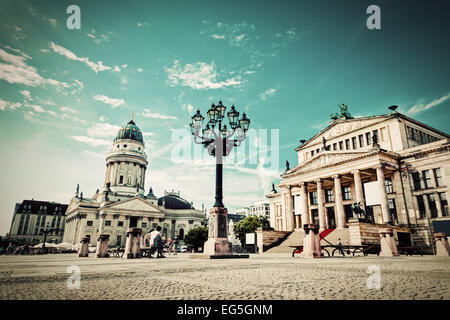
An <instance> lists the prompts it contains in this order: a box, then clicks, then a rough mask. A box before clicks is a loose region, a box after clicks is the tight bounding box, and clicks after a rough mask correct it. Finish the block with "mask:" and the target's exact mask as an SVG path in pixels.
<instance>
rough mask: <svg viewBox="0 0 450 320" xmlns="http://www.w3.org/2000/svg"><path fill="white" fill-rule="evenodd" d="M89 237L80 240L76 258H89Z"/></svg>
mask: <svg viewBox="0 0 450 320" xmlns="http://www.w3.org/2000/svg"><path fill="white" fill-rule="evenodd" d="M89 240H90V238H89V237H84V238H82V239H81V241H80V242H81V245H80V248H79V249H78V256H79V257H88V256H89Z"/></svg>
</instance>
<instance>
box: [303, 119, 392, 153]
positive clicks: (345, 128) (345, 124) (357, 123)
mask: <svg viewBox="0 0 450 320" xmlns="http://www.w3.org/2000/svg"><path fill="white" fill-rule="evenodd" d="M384 120H386V116H374V117H365V118H355V119H348V120H336V121H334V122H333V123H331V124H330V125H329V126H328V127H326V128H325V129H323V130H322V131H321V132H319V133H318V134H316V135H315V136H314V137H312V138H311V139H309V140H308V141H306V142H305V143H304V144H302V145H301V146H300V147H299V148H304V147H306V146H307V145H314V144H316V143H322V137H324V138H325V139H326V140H331V139H333V138H335V137H339V136H340V135H343V134H347V133H350V132H352V131H356V130H359V129H362V128H365V127H369V126H371V125H373V124H375V123H378V122H381V121H384ZM299 148H298V149H299Z"/></svg>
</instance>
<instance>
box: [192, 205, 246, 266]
mask: <svg viewBox="0 0 450 320" xmlns="http://www.w3.org/2000/svg"><path fill="white" fill-rule="evenodd" d="M227 213H228V210H227V209H226V208H224V207H213V208H212V209H211V210H210V211H209V226H208V240H207V241H206V242H205V244H204V246H203V254H202V255H193V256H191V257H192V258H200V256H202V258H211V259H220V258H248V257H249V256H248V254H246V255H234V254H233V246H232V243H231V241H229V240H228V222H227Z"/></svg>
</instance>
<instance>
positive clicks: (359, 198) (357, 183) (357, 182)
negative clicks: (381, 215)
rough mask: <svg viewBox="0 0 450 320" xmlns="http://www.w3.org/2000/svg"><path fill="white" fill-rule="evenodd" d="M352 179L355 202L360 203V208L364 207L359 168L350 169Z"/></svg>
mask: <svg viewBox="0 0 450 320" xmlns="http://www.w3.org/2000/svg"><path fill="white" fill-rule="evenodd" d="M352 174H353V179H354V180H355V194H356V202H360V203H361V208H363V209H364V210H365V209H366V204H365V201H364V193H363V188H362V183H361V175H360V172H359V170H355V171H352Z"/></svg>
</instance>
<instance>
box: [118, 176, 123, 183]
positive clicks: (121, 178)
mask: <svg viewBox="0 0 450 320" xmlns="http://www.w3.org/2000/svg"><path fill="white" fill-rule="evenodd" d="M122 183H123V176H120V177H119V184H122Z"/></svg>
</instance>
